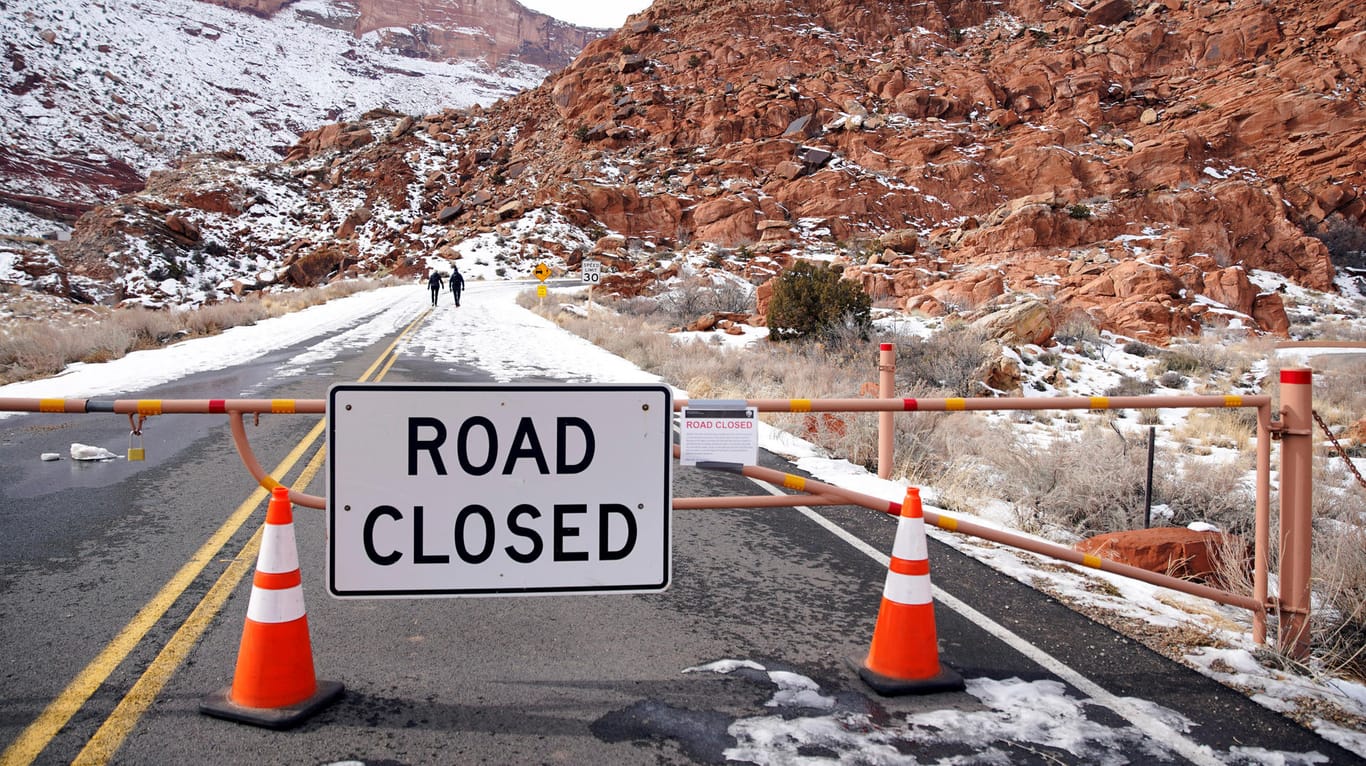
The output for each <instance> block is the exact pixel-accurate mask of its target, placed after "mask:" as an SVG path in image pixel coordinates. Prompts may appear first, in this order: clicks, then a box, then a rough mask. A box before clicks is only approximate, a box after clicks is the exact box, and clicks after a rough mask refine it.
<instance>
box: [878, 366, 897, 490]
mask: <svg viewBox="0 0 1366 766" xmlns="http://www.w3.org/2000/svg"><path fill="white" fill-rule="evenodd" d="M877 371H878V381H877V383H878V386H877V395H878V397H879V398H881V399H891V398H893V397H894V396H895V395H896V392H895V390H894V389H895V388H896V351H895V350H894V347H893V345H892V344H891V343H883V344H882V347H881V348H880V349H879V350H878V360H877ZM893 414H895V413H893V412H891V411H890V410H889V411H887V412H879V413H878V414H877V477H878V478H879V479H890V478H892V435H893V432H894V430H895V429H894V426H895V424H894V423H893V421H892V415H893Z"/></svg>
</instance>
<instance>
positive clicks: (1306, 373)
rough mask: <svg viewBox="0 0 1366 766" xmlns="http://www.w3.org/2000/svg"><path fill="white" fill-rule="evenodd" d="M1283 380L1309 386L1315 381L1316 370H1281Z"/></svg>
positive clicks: (1283, 381)
mask: <svg viewBox="0 0 1366 766" xmlns="http://www.w3.org/2000/svg"><path fill="white" fill-rule="evenodd" d="M1281 382H1282V383H1297V384H1299V385H1302V386H1307V385H1309V384H1310V383H1313V382H1314V372H1313V370H1281Z"/></svg>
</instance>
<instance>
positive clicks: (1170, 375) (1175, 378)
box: [1157, 370, 1186, 388]
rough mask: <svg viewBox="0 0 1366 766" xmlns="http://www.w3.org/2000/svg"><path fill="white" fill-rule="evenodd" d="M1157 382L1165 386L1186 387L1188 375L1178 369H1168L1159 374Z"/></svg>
mask: <svg viewBox="0 0 1366 766" xmlns="http://www.w3.org/2000/svg"><path fill="white" fill-rule="evenodd" d="M1157 382H1158V384H1159V385H1161V386H1162V387H1163V388H1185V387H1186V376H1185V375H1182V374H1181V373H1179V372H1177V371H1176V370H1167V371H1166V372H1164V373H1162V374H1161V375H1158V376H1157Z"/></svg>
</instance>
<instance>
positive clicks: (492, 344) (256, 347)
mask: <svg viewBox="0 0 1366 766" xmlns="http://www.w3.org/2000/svg"><path fill="white" fill-rule="evenodd" d="M466 262H467V261H462V263H466ZM482 275H483V272H482V271H480V270H479V269H477V268H471V269H469V271H468V272H467V273H466V277H467V279H469V280H470V281H469V283H468V285H467V293H466V295H467V298H466V300H465V302H464V305H463V306H462V307H461V308H459V309H456V308H455V307H454V306H450V305H449V301H450V295H449V293H442V295H441V298H442V301H443V304H444V305H443V306H442V307H439V308H438V310H437V311H436V312H435V314H434V315H433V316H432V317H431V318H430V319H429V320H428V321H427V322H424V323H423V324H422V326H421V327H420V328H419V329H418V330H417V331H416V332H415V333H414V334H413V335H412V336H411V337H410V338H408V339H407V340H406V341H405V345H404V347H403V350H404V352H405V353H408V354H412V355H420V356H424V357H427V358H430V359H433V360H435V361H438V362H449V363H460V364H469V365H473V366H475V367H478V368H480V369H483V370H485V371H487V372H489V373H490V374H492V375H493V376H494V377H495V379H496V380H499V381H507V382H516V381H519V380H527V379H546V378H555V379H562V380H567V381H572V382H577V383H593V382H604V383H605V382H613V383H620V382H657V381H658V378H657V377H655V376H653V375H650V374H648V373H645V372H643V371H641V370H640V369H638V368H637V367H635V366H634V365H632V364H630V363H629V362H626V361H625V360H623V359H621V358H619V357H616V356H614V355H612V354H609V353H607V352H606V351H603V350H602V349H599V348H598V347H596V346H593V345H591V344H589V343H587V342H586V341H583V340H581V339H580V338H578V337H577V336H574V335H572V334H570V333H568V332H566V331H564V330H562V329H560V328H559V327H558V326H556V325H555V324H554V323H553V322H549V321H547V320H545V319H543V318H541V317H540V316H538V315H536V314H534V313H532V312H528V311H526V310H524V309H522V308H520V307H518V306H517V305H516V304H515V299H516V296H517V294H518V293H519V292H521V291H522V290H525V289H528V288H529V287H530V285H529V284H526V283H511V282H506V281H498V282H493V281H488V282H486V281H480V280H479V279H478V277H479V276H482ZM531 284H534V283H531ZM430 306H431V304H430V296H429V293H428V291H427V289H426V287H425V285H404V286H399V287H389V288H383V289H379V290H375V291H371V292H363V293H358V294H355V295H351V296H348V297H346V298H341V299H338V300H335V301H332V302H330V303H327V304H324V305H321V306H315V307H312V308H309V309H305V310H303V311H300V312H298V313H295V314H291V315H288V316H283V317H278V318H274V319H268V320H264V321H262V322H259V323H257V324H256V325H254V326H250V327H239V328H235V329H233V330H229V331H227V332H225V333H223V334H221V335H218V336H213V337H206V338H197V339H192V340H187V341H184V342H182V343H178V344H175V345H173V346H170V347H167V348H164V349H160V350H154V351H143V352H137V353H134V354H129V355H128V356H126V357H124V358H122V359H118V360H114V361H111V362H106V363H103V364H73V365H71V366H70V367H68V368H67V369H66V370H65V371H64V372H63V373H62V374H60V375H58V376H56V377H53V378H49V379H46V380H40V381H33V382H25V383H15V384H11V385H8V386H0V397H33V398H56V397H61V398H82V397H109V396H118V395H122V396H131V395H134V394H136V393H137V392H138V391H141V390H144V389H146V388H148V387H151V386H154V385H157V384H160V383H164V382H167V381H170V380H173V379H175V378H178V377H181V376H183V375H186V374H190V373H194V372H199V371H205V370H211V369H220V368H223V367H226V366H228V365H231V364H237V363H241V362H244V361H248V360H250V359H252V358H256V357H259V356H261V355H264V354H265V353H267V352H269V351H271V350H274V349H278V348H280V347H281V346H283V345H289V344H294V343H303V342H306V341H309V340H310V339H316V342H315V343H314V344H313V345H312V346H311V347H310V348H309V350H307V351H304V352H302V353H300V354H299V355H297V356H296V357H295V358H293V359H291V360H289V361H288V362H286V363H285V364H283V365H282V366H281V369H280V371H279V373H277V374H278V375H284V376H289V375H292V374H301V372H302V370H304V369H305V367H306V365H309V364H312V363H316V362H318V361H321V360H326V359H328V358H330V357H333V356H335V355H336V354H339V353H341V352H342V351H344V350H346V349H354V348H361V347H364V346H365V345H367V344H370V343H372V342H374V341H375V340H377V339H379V338H381V337H384V336H386V335H389V334H392V333H395V332H397V331H398V330H399V329H401V328H403V327H405V326H407V325H408V324H409V323H410V322H412V320H413V319H414V318H416V317H417V316H418V315H420V314H421V313H422V312H423V311H426V310H427V309H429V308H430ZM682 342H687V341H682ZM740 342H743V338H741V339H740ZM1103 384H1104V381H1098V382H1097V385H1103ZM224 393H225V395H231V394H229V392H224ZM245 393H247V392H241V393H238V394H237V395H243V394H245ZM324 395H325V392H324V391H319V392H318V397H319V398H321V397H323V396H324ZM680 396H686V392H680ZM0 417H5V415H4V414H0ZM90 446H93V447H98V446H99V445H90ZM120 446H121V445H120ZM761 446H763V447H764V448H765V449H768V450H770V451H773V452H775V453H778V454H782V455H784V456H787V457H788V458H789V459H791V460H793V461H794V463H795V464H796V465H797V467H798V468H799V469H801V470H803V471H806V472H808V473H810V474H811V475H813V476H814V477H816V478H817V479H819V480H821V481H824V482H827V483H830V484H834V485H837V486H841V487H846V488H849V489H852V490H855V491H858V492H862V493H865V494H869V495H873V496H877V497H881V498H885V499H888V500H900V499H901V498H902V496H903V495H904V492H905V486H904V484H901V483H899V482H895V481H887V480H882V479H878V478H877V477H876V476H873V475H870V474H869V473H868V472H867V471H865V470H863V469H862V468H860V467H857V466H854V465H852V464H850V463H848V462H847V461H843V460H840V459H836V458H831V457H829V456H827V455H824V454H823V453H821V452H820V451H819V450H817V449H816V448H815V447H814V446H812V445H810V444H808V443H806V442H804V441H802V440H801V439H798V438H796V437H794V436H793V435H791V434H788V433H784V432H781V431H777V430H775V429H773V428H770V427H765V428H764V429H763V430H762V433H761ZM33 459H34V460H40V459H43V456H40V455H34V456H33ZM927 490H928V491H927V492H926V496H927V498H933V497H934V492H933V488H927ZM941 512H942V511H941ZM973 520H974V521H977V522H979V523H983V524H989V525H996V524H999V523H1000V522H999V519H997V520H992V519H990V518H980V519H973ZM930 534H932V535H934V536H935V537H936V538H938V539H941V540H943V541H944V542H946V543H948V544H950V545H952V546H954V547H955V548H957V549H959V550H961V551H963V552H965V553H967V554H968V555H971V556H974V557H976V558H978V559H981V560H983V561H985V562H987V563H988V564H990V565H991V566H993V567H995V568H997V569H999V570H1001V571H1003V572H1005V573H1007V574H1009V575H1011V576H1013V577H1015V578H1017V579H1019V580H1021V581H1022V582H1026V583H1030V584H1032V585H1035V586H1036V587H1037V586H1039V585H1041V584H1043V585H1045V586H1046V587H1047V588H1049V589H1051V590H1054V591H1060V592H1064V593H1066V594H1068V598H1069V600H1072V601H1075V602H1079V603H1082V604H1086V605H1091V606H1095V607H1099V608H1104V609H1110V610H1118V611H1119V612H1120V613H1121V614H1124V615H1128V616H1132V617H1134V618H1137V619H1140V620H1144V621H1147V622H1150V623H1154V624H1158V625H1194V626H1197V627H1198V628H1200V629H1201V630H1207V631H1211V632H1214V633H1217V634H1218V636H1219V638H1220V641H1221V644H1222V645H1223V646H1224V647H1225V648H1219V649H1214V648H1209V647H1205V648H1197V649H1194V650H1192V652H1191V654H1190V655H1189V656H1188V657H1187V659H1188V661H1189V662H1190V663H1191V664H1192V665H1194V666H1196V667H1198V668H1200V669H1202V670H1203V672H1205V673H1206V674H1208V675H1210V676H1212V677H1214V678H1216V679H1219V680H1222V681H1225V682H1229V683H1233V684H1236V685H1237V686H1239V687H1241V688H1245V689H1252V690H1255V694H1254V699H1256V700H1257V701H1259V702H1260V703H1261V704H1263V705H1266V706H1267V707H1270V708H1273V709H1276V710H1287V709H1292V708H1293V707H1294V706H1295V705H1296V704H1297V702H1305V701H1309V702H1312V701H1314V700H1330V701H1331V702H1332V703H1333V704H1336V705H1338V706H1340V707H1342V708H1343V709H1345V710H1348V711H1351V712H1354V713H1355V714H1357V715H1366V686H1362V685H1361V684H1355V683H1347V682H1343V681H1340V680H1336V681H1335V680H1329V679H1317V678H1307V677H1302V676H1293V675H1290V674H1288V673H1285V672H1283V671H1278V670H1273V669H1269V668H1267V667H1265V666H1263V665H1262V664H1260V663H1259V662H1257V660H1256V659H1255V654H1254V653H1255V652H1256V650H1257V647H1256V646H1255V644H1254V643H1253V642H1252V639H1251V633H1250V627H1249V624H1248V623H1249V620H1248V616H1247V614H1246V613H1245V612H1242V611H1241V610H1232V609H1227V608H1224V607H1219V606H1217V605H1214V604H1211V603H1209V602H1204V601H1201V600H1199V599H1194V598H1193V597H1186V596H1182V595H1181V594H1176V593H1172V592H1169V591H1164V590H1161V589H1158V588H1154V587H1153V586H1149V585H1146V584H1144V583H1140V582H1136V581H1132V580H1128V579H1125V578H1121V577H1116V576H1114V575H1109V574H1106V573H1103V572H1098V571H1094V570H1084V571H1083V570H1074V569H1072V568H1070V567H1049V568H1047V569H1041V568H1039V567H1038V566H1037V563H1038V562H1037V560H1036V559H1035V558H1034V557H1033V556H1032V555H1030V554H1027V553H1023V552H1017V551H1014V550H1013V549H1007V548H1004V547H1000V546H987V545H982V544H979V543H978V542H977V541H975V540H973V539H971V538H967V537H963V536H957V535H951V534H948V533H945V532H942V531H940V530H937V529H932V530H930ZM1097 578H1099V579H1101V580H1104V581H1105V582H1106V583H1108V584H1109V585H1110V586H1112V588H1095V587H1087V586H1088V584H1089V583H1094V582H1095V580H1096V579H1097ZM1105 591H1111V592H1113V593H1116V594H1118V595H1106V594H1105V593H1104V592H1105ZM740 670H743V671H746V672H767V673H768V679H769V681H770V682H771V683H772V684H773V685H774V688H775V691H774V697H773V700H772V702H771V705H770V706H772V707H775V708H778V709H779V710H777V711H776V712H775V714H774V715H771V716H762V717H756V718H751V719H744V720H741V721H737V722H736V723H735V724H734V726H732V728H731V733H732V734H733V735H734V736H736V738H737V742H738V744H737V745H736V747H735V748H734V749H733V750H732V751H730V752H729V753H728V755H730V756H732V757H736V758H745V759H750V760H754V761H756V762H759V763H785V762H792V760H793V759H794V758H796V757H798V756H799V752H800V751H799V748H801V747H803V746H805V745H807V744H819V745H821V746H824V747H827V748H830V749H832V750H834V751H835V752H839V753H845V754H848V755H850V757H853V756H855V755H856V756H857V757H858V758H859V762H861V763H900V762H906V758H905V756H903V755H901V754H899V753H898V751H897V750H896V748H895V747H894V746H893V745H892V744H890V743H891V742H893V741H895V740H897V739H906V738H908V737H909V738H913V739H917V740H920V739H927V738H929V739H933V738H935V737H968V736H973V737H979V738H980V739H979V740H976V741H981V742H989V741H991V740H993V739H1009V740H1014V741H1017V742H1025V743H1034V744H1038V745H1040V746H1049V747H1061V748H1066V749H1070V750H1071V751H1072V752H1075V753H1078V754H1084V753H1092V754H1095V755H1096V757H1097V758H1098V759H1100V760H1098V761H1097V762H1098V763H1100V762H1108V761H1106V760H1105V758H1106V756H1104V754H1105V753H1107V752H1117V751H1115V750H1113V748H1116V747H1118V748H1121V749H1127V750H1131V751H1133V750H1135V749H1137V748H1140V747H1153V748H1158V749H1159V750H1160V747H1161V746H1159V745H1149V744H1148V740H1147V739H1146V738H1145V736H1144V734H1143V733H1141V732H1139V731H1137V730H1130V729H1127V728H1120V729H1113V728H1106V727H1098V726H1097V725H1096V724H1094V723H1093V722H1091V721H1090V719H1089V718H1088V717H1087V715H1086V707H1087V705H1088V703H1087V701H1086V700H1080V699H1078V698H1076V697H1073V696H1070V695H1069V694H1068V693H1067V692H1066V689H1065V687H1064V686H1063V685H1062V684H1059V683H1056V682H1047V681H1044V682H1040V681H1035V682H1026V681H1021V680H1018V679H1013V680H1005V681H995V680H988V679H972V680H970V681H969V684H968V692H969V693H970V694H972V695H973V696H975V697H977V698H978V699H979V700H981V702H982V703H983V708H982V710H981V711H979V712H976V713H974V714H973V715H972V717H971V719H970V720H963V719H962V714H961V712H955V713H954V714H953V715H954V720H953V721H949V720H947V719H946V718H944V717H943V716H940V715H938V714H936V713H925V714H918V715H914V716H910V717H908V718H906V719H905V720H899V721H890V722H874V721H868V720H855V719H858V716H859V715H860V714H859V713H852V712H850V711H848V710H840V709H835V710H832V709H831V703H830V700H831V699H832V698H831V697H829V696H828V695H826V694H824V693H823V692H822V691H821V689H820V687H819V686H818V685H817V684H816V683H815V682H814V681H812V680H811V679H809V678H805V677H803V676H800V675H797V674H794V673H790V672H786V671H765V669H764V668H763V667H762V666H760V665H758V664H757V663H754V662H752V661H750V660H746V659H743V658H737V659H730V660H725V661H722V662H719V663H712V664H709V665H703V666H699V667H696V668H688V669H682V668H680V671H682V672H716V673H724V672H736V671H740ZM1129 702H1130V703H1131V704H1134V705H1139V706H1141V707H1142V708H1143V709H1144V710H1145V711H1146V712H1147V714H1148V716H1149V717H1150V718H1152V719H1156V720H1160V721H1162V722H1164V723H1165V725H1167V726H1168V727H1170V728H1172V729H1174V730H1177V731H1180V730H1181V729H1182V728H1183V727H1184V726H1188V725H1189V722H1183V721H1182V720H1181V717H1180V716H1179V715H1177V714H1176V713H1174V712H1173V711H1170V710H1165V709H1162V708H1160V706H1157V705H1156V704H1154V703H1151V702H1146V701H1142V700H1130V701H1129ZM864 718H865V719H866V715H864ZM1315 728H1316V730H1317V731H1318V732H1319V733H1320V734H1321V735H1323V736H1324V737H1325V738H1327V739H1329V740H1331V741H1333V742H1336V743H1337V744H1339V745H1341V746H1343V747H1345V748H1347V749H1349V750H1353V751H1355V752H1357V753H1359V754H1362V755H1364V756H1366V732H1363V731H1357V730H1349V729H1345V728H1343V727H1341V726H1339V725H1336V724H1333V723H1331V722H1328V721H1319V722H1317V723H1316V725H1315ZM1152 752H1153V753H1154V754H1156V753H1157V751H1152ZM1214 755H1215V757H1216V758H1217V759H1218V760H1219V761H1220V762H1224V763H1241V764H1267V765H1268V766H1270V765H1272V764H1306V765H1307V764H1317V763H1323V762H1325V761H1324V759H1323V758H1322V756H1318V755H1317V754H1314V753H1281V752H1267V751H1252V750H1247V749H1235V750H1234V751H1230V752H1227V753H1217V754H1214Z"/></svg>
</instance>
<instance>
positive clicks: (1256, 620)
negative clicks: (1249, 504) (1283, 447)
mask: <svg viewBox="0 0 1366 766" xmlns="http://www.w3.org/2000/svg"><path fill="white" fill-rule="evenodd" d="M1253 535H1254V541H1253V546H1252V598H1253V599H1255V600H1256V602H1257V603H1258V604H1261V605H1262V608H1261V610H1260V611H1257V612H1254V613H1253V614H1252V640H1253V641H1255V642H1257V644H1258V645H1265V644H1266V609H1267V597H1266V594H1267V570H1268V567H1269V564H1268V559H1269V558H1270V553H1271V405H1270V404H1263V405H1261V406H1260V407H1258V408H1257V518H1256V522H1255V525H1254V527H1253Z"/></svg>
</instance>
